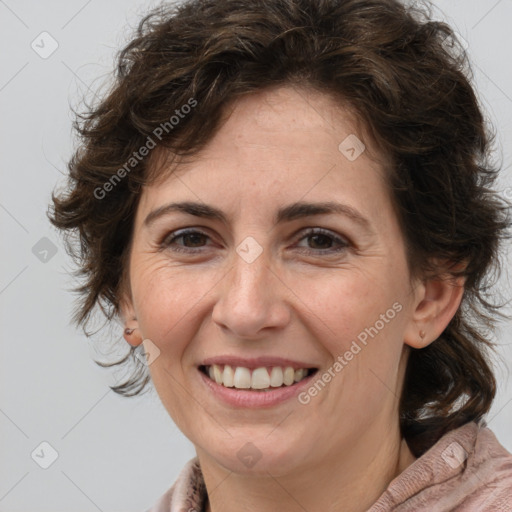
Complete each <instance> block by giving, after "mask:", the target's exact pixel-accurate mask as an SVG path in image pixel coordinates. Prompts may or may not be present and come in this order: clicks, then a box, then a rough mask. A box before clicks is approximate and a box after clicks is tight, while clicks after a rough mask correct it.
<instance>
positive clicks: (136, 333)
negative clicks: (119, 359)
mask: <svg viewBox="0 0 512 512" xmlns="http://www.w3.org/2000/svg"><path fill="white" fill-rule="evenodd" d="M119 311H120V317H121V320H122V322H123V337H124V339H125V340H126V342H127V343H128V344H129V345H132V346H133V347H137V346H139V345H140V344H141V343H142V334H141V332H140V329H139V323H138V322H137V315H136V314H135V309H134V307H133V303H132V300H131V297H128V296H127V295H126V294H124V295H123V296H122V297H121V300H120V302H119Z"/></svg>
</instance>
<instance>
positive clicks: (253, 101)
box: [51, 0, 512, 512]
mask: <svg viewBox="0 0 512 512" xmlns="http://www.w3.org/2000/svg"><path fill="white" fill-rule="evenodd" d="M454 37H455V36H454V34H453V33H452V31H451V30H450V28H449V27H447V26H446V25H445V24H442V23H439V22H434V21H431V20H429V18H428V12H423V11H420V10H414V9H413V8H406V7H404V6H403V5H402V4H401V3H400V2H398V1H397V0H258V1H252V2H239V1H237V0H205V1H188V2H186V3H184V4H182V5H180V6H177V7H175V6H168V7H162V8H161V9H159V10H155V11H153V12H152V13H150V14H149V15H148V16H147V17H146V18H145V19H144V20H143V21H142V22H141V23H140V26H139V31H138V34H137V36H136V37H135V38H134V39H133V40H132V41H131V42H130V44H129V45H128V46H127V47H126V48H124V50H123V51H122V52H121V54H120V56H119V62H118V67H117V76H116V81H115V84H114V85H113V87H112V89H111V91H110V92H109V94H108V95H107V96H106V97H105V98H104V99H103V100H102V102H101V103H100V104H99V105H97V106H96V107H93V108H91V110H90V112H89V113H88V114H87V115H86V116H84V118H83V119H82V121H83V122H82V123H77V129H78V130H79V132H80V134H81V136H82V145H81V147H80V148H79V149H78V150H77V152H76V153H75V154H74V156H73V158H72V160H71V162H70V165H69V169H70V190H69V192H68V194H66V195H61V196H55V195H54V197H53V201H54V211H53V213H52V214H51V219H52V222H53V223H54V224H55V225H56V226H57V227H59V228H61V229H63V230H70V231H69V232H70V233H74V232H78V233H79V236H80V249H79V251H78V253H76V256H77V257H78V259H79V262H80V264H81V275H82V277H84V278H85V281H84V282H83V285H82V286H81V288H80V290H81V293H82V302H81V304H80V308H79V309H78V310H77V313H76V316H75V320H76V321H77V322H78V323H79V324H83V325H86V324H87V322H88V320H89V318H90V315H91V313H92V312H93V310H94V308H95V306H100V307H101V309H102V311H103V312H104V313H105V315H106V316H107V318H108V319H114V318H120V319H121V320H122V321H123V323H124V328H125V330H124V337H125V339H126V341H127V343H128V344H129V345H130V356H131V359H130V361H131V362H133V363H135V364H136V373H135V374H134V376H133V378H131V379H130V380H128V381H127V382H125V383H123V384H121V385H119V386H117V387H115V388H113V389H114V390H115V391H117V392H118V393H120V394H124V395H127V396H129V395H133V394H137V393H139V392H141V391H142V390H143V389H144V388H145V387H146V385H147V384H148V382H149V380H150V379H151V381H152V382H153V383H154V385H155V388H156V390H157V392H158V394H159V396H160V398H161V400H162V403H163V405H164V406H165V407H166V409H167V411H168V412H169V414H170V416H171V417H172V419H173V420H174V421H175V423H176V424H177V426H178V427H179V428H180V429H181V431H182V432H183V433H184V434H185V435H186V436H187V437H188V438H189V439H190V440H191V441H192V443H193V444H194V445H195V448H196V452H197V457H196V458H194V459H193V460H191V461H190V462H189V463H188V464H187V465H186V466H185V468H183V471H182V472H181V474H180V476H179V478H178V480H177V481H176V482H175V483H174V485H173V486H172V487H171V488H170V489H169V491H167V492H166V493H165V495H164V496H162V497H161V498H160V500H159V501H158V503H156V504H155V506H154V507H153V508H152V509H151V511H153V512H163V511H173V512H174V511H178V510H179V511H183V510H187V511H190V512H191V511H193V510H194V511H208V512H219V511H223V512H231V511H234V510H248V511H273V510H279V511H285V512H288V511H289V512H291V511H296V510H297V511H298V510H302V511H303V510H307V511H316V510H324V511H338V510H343V511H345V512H346V511H366V510H369V511H371V512H377V511H387V510H399V511H413V510H414V511H418V510H428V511H448V510H458V511H476V510H478V511H481V510H484V511H491V510H492V511H495V510H512V455H511V454H510V453H508V452H507V451H506V450H505V448H504V447H503V446H502V445H501V444H500V443H499V442H498V441H497V439H496V437H495V436H494V434H493V433H492V431H491V430H490V429H489V428H488V427H487V426H486V423H485V421H484V419H483V418H484V416H485V414H486V413H487V412H488V411H489V408H490V406H491V403H492V400H493V398H494V395H495V392H496V383H495V378H494V375H493V370H492V367H491V365H490V362H489V358H488V353H487V350H488V349H489V348H491V347H492V343H491V342H490V341H489V334H488V327H489V326H490V325H491V324H492V320H493V318H494V317H495V316H496V314H497V313H498V312H497V306H495V305H494V304H493V303H492V302H491V300H490V296H489V294H488V293H487V292H486V290H487V288H486V286H487V284H488V278H489V275H490V274H491V272H492V271H494V270H496V268H497V265H498V255H499V250H500V242H501V240H502V239H503V238H504V237H505V235H506V234H507V230H508V228H509V225H510V223H509V218H508V215H507V204H506V203H505V202H504V201H503V200H502V199H501V198H500V197H499V196H498V195H497V194H495V193H493V192H492V191H491V189H490V187H491V186H492V185H493V183H494V180H495V178H496V173H497V171H496V169H494V168H493V167H492V166H491V165H490V163H489V162H488V156H489V145H488V144H489V142H488V134H487V131H486V128H485V126H484V122H483V116H482V113H481V110H480V108H479V105H478V102H477V100H476V97H475V94H474V91H473V89H472V87H471V85H470V83H469V81H468V78H467V77H466V71H467V69H466V64H467V62H466V59H465V54H464V52H463V51H462V50H461V49H460V47H459V46H458V45H457V44H456V40H455V39H454ZM69 243H70V245H69V249H70V251H71V250H72V249H73V246H72V241H71V240H70V241H69ZM75 250H76V248H75ZM141 345H143V347H144V350H145V358H140V359H139V358H138V356H139V350H140V349H141ZM127 360H128V358H125V359H123V360H122V361H120V362H119V363H124V362H126V361H127ZM148 372H149V373H148Z"/></svg>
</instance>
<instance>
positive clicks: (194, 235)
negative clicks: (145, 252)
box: [161, 229, 210, 253]
mask: <svg viewBox="0 0 512 512" xmlns="http://www.w3.org/2000/svg"><path fill="white" fill-rule="evenodd" d="M171 235H174V236H167V237H166V238H164V240H163V241H162V243H161V246H162V248H166V249H171V250H172V251H177V252H192V253H193V252H198V251H196V250H194V249H199V248H201V247H203V245H204V244H203V242H205V240H206V239H209V238H210V237H209V236H208V235H206V234H204V233H202V232H201V231H197V230H195V229H189V230H186V231H181V232H180V231H177V232H173V233H171ZM180 239H181V240H182V242H183V246H182V245H177V244H176V241H177V240H180Z"/></svg>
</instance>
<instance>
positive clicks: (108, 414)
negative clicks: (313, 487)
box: [0, 0, 512, 512]
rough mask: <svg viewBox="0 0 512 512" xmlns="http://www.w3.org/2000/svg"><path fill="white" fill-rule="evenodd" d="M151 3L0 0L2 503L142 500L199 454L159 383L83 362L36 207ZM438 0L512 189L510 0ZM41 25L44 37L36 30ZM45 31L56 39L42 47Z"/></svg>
mask: <svg viewBox="0 0 512 512" xmlns="http://www.w3.org/2000/svg"><path fill="white" fill-rule="evenodd" d="M154 5H156V2H148V1H145V0H110V1H108V2H105V1H103V2H101V1H99V0H89V1H84V0H68V1H67V2H64V1H57V0H54V1H41V2H36V1H28V0H6V1H2V0H0V37H1V43H2V44H1V48H2V52H1V54H0V119H1V128H0V129H1V134H0V144H1V151H0V169H1V172H2V182H1V183H2V187H1V188H0V229H1V240H2V243H1V245H0V251H1V261H2V266H1V274H0V315H1V331H2V337H1V342H2V348H1V353H2V357H1V363H0V364H1V373H0V376H1V382H0V429H1V430H0V432H1V434H2V435H1V437H0V443H1V447H0V449H1V454H2V456H1V457H0V511H2V512H7V511H8V512H16V511H28V510H30V511H34V512H49V511H52V512H64V511H66V512H75V511H84V512H85V511H87V512H88V511H91V512H94V511H97V510H100V511H105V512H107V511H108V512H111V511H112V512H114V511H121V510H123V511H133V512H135V511H141V510H145V509H146V508H147V507H149V506H150V505H152V504H153V503H154V502H155V501H156V499H157V498H158V497H159V496H160V495H161V494H162V493H163V492H164V491H165V490H166V489H167V488H168V487H169V486H170V485H171V484H172V483H173V481H174V479H175V478H176V476H177V474H178V472H179V471H180V469H181V467H182V466H183V464H184V463H185V462H186V461H187V460H189V459H190V458H192V457H193V456H194V455H195V453H194V449H193V446H192V444H191V443H190V442H189V441H188V440H187V439H186V438H185V437H184V436H183V435H182V434H181V433H180V432H179V431H178V429H177V428H176V427H175V425H174V424H173V422H172V421H171V419H170V418H169V417H168V415H167V413H166V411H165V410H164V408H163V406H162V405H161V404H160V402H159V399H158V397H157V396H156V392H154V391H152V392H151V393H150V394H146V395H144V396H143V397H137V398H131V399H123V398H121V397H119V396H117V395H116V394H115V393H114V392H112V391H110V389H109V388H108V384H113V383H114V382H116V379H117V378H118V377H119V376H118V375H116V373H115V372H113V371H112V370H108V369H101V368H99V367H98V366H97V365H95V363H94V362H93V357H96V358H98V357H100V359H102V360H103V361H105V360H107V359H109V353H108V350H107V349H108V347H104V348H101V347H98V346H97V343H93V342H92V341H90V340H88V339H87V338H86V337H85V336H84V335H83V334H82V332H81V331H79V330H76V329H75V328H74V327H73V326H72V325H71V324H70V317H71V312H72V306H73V303H72V300H73V297H74V296H73V295H72V293H71V292H70V291H69V290H70V288H71V286H72V284H73V282H72V280H71V278H70V275H69V271H70V269H71V268H72V267H71V261H70V259H69V257H68V256H67V255H66V254H65V252H64V249H63V246H62V242H61V240H60V237H59V235H58V234H57V233H56V231H55V230H54V229H53V228H52V227H51V226H50V224H49V222H48V221H47V219H46V215H45V212H46V208H47V205H48V202H49V197H50V193H51V191H52V189H53V187H54V186H55V185H56V184H63V183H64V177H63V175H62V172H64V171H65V169H66V167H65V164H66V160H67V159H68V158H69V156H70V155H71V152H72V148H73V138H72V135H71V131H70V129H71V119H72V116H71V112H70V108H69V107H70V105H72V106H74V107H79V103H78V101H79V100H80V98H82V96H83V95H84V94H85V93H87V94H88V95H91V94H94V92H91V91H97V90H98V87H99V86H101V85H102V84H103V83H104V82H105V81H106V80H107V78H108V73H109V72H110V70H111V69H112V65H113V56H114V53H115V51H116V50H117V49H118V48H119V47H120V46H121V45H123V44H124V43H125V42H126V40H127V38H128V37H129V35H130V31H131V28H132V27H133V26H134V25H135V23H136V22H137V21H138V19H139V18H140V17H141V15H142V14H143V13H144V12H145V11H146V10H147V9H148V8H150V7H151V6H154ZM436 5H437V6H438V7H439V9H440V10H441V11H442V12H439V13H438V17H439V18H441V17H442V16H445V19H447V20H448V21H449V22H450V23H451V24H452V25H454V26H455V28H456V30H457V31H458V32H459V33H460V35H461V36H462V37H463V38H464V40H466V41H467V44H468V46H469V50H470V54H471V57H472V63H473V67H474V72H475V80H476V82H477V87H478V89H479V91H480V96H481V99H482V101H483V103H484V105H485V108H486V109H487V112H488V115H489V118H490V120H491V122H493V123H494V125H495V126H496V128H497V131H498V134H499V135H498V139H497V142H498V148H497V153H496V156H497V158H499V159H502V161H503V167H504V168H505V171H504V173H503V176H502V181H501V183H500V185H499V186H500V190H501V191H502V193H503V194H505V195H507V196H508V197H509V198H510V199H512V169H511V164H512V158H511V157H512V155H511V150H512V144H511V140H512V139H511V135H512V126H511V121H512V71H511V69H512V68H511V66H510V51H511V49H512V31H511V30H510V21H511V20H512V0H500V1H495V0H493V1H490V0H486V1H482V0H450V1H441V0H439V1H438V2H436ZM45 31H46V32H48V33H49V34H50V36H51V38H50V36H44V35H43V36H40V34H41V33H42V32H45ZM41 39H43V42H44V47H43V42H41ZM33 41H35V43H34V46H35V45H39V46H36V48H37V50H38V51H39V54H38V53H36V51H35V50H34V49H33V48H32V47H31V44H32V42H33ZM53 41H56V43H54V42H53ZM52 44H58V48H57V49H56V51H55V52H54V53H52V54H51V55H50V56H47V55H44V56H45V57H46V58H42V57H41V56H40V53H43V52H45V51H46V52H48V51H49V50H51V45H52ZM45 251H47V252H45ZM54 253H55V254H54ZM509 262H510V259H509ZM501 285H502V286H503V287H504V288H505V287H507V288H508V285H507V284H506V283H505V282H504V281H502V283H501ZM511 327H512V323H511V322H503V323H502V331H501V334H500V336H499V338H498V341H499V342H500V343H501V348H500V353H501V354H502V355H503V357H504V358H506V359H507V361H509V362H510V361H511V360H512V350H511V347H510V345H511V344H510V342H511V335H510V332H511ZM119 332H120V329H119V330H118V333H119ZM114 338H115V337H114ZM118 339H119V337H118ZM114 341H115V340H114ZM122 343H124V342H122ZM114 347H115V345H114ZM120 347H121V351H120V352H119V350H118V352H117V353H118V354H120V353H124V346H123V345H121V342H120ZM100 348H101V352H100V351H99V350H100ZM509 365H510V363H509ZM509 369H510V368H509ZM508 373H509V372H507V368H506V367H505V366H504V365H501V366H500V367H499V368H498V378H499V383H500V387H499V392H498V396H497V399H496V401H495V403H494V406H493V409H492V411H491V412H490V414H489V415H488V422H489V426H490V427H491V428H492V429H493V431H494V432H495V433H496V435H497V437H498V439H499V440H500V441H501V442H502V444H503V445H504V446H505V447H506V448H507V449H508V450H509V451H512V429H511V428H510V425H511V424H512V383H511V379H510V378H509V375H508ZM44 441H46V442H48V443H49V444H50V445H51V446H52V447H53V449H54V450H56V452H57V453H58V458H57V459H56V460H55V462H54V463H53V464H52V465H51V466H49V467H48V468H47V469H43V468H41V467H40V466H39V465H38V464H36V462H35V461H34V460H33V458H32V457H31V454H32V453H33V452H34V450H36V452H35V453H36V454H37V453H39V458H38V457H37V456H36V455H34V458H35V459H36V460H38V461H39V463H40V464H42V463H45V462H46V463H49V462H51V460H50V458H49V457H50V455H51V450H50V449H48V448H45V447H44V446H43V447H42V448H41V447H40V444H41V443H42V442H44ZM41 450H42V451H41Z"/></svg>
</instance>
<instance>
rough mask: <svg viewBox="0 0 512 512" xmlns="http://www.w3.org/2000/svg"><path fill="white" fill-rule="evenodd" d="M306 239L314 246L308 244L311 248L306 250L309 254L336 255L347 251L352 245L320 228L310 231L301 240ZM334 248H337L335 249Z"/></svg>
mask: <svg viewBox="0 0 512 512" xmlns="http://www.w3.org/2000/svg"><path fill="white" fill-rule="evenodd" d="M305 239H309V240H312V241H313V243H312V244H308V245H309V248H306V252H308V253H320V254H321V253H322V252H324V253H336V252H341V251H343V250H345V249H346V248H347V247H349V245H350V244H349V243H348V242H347V241H346V240H344V239H343V238H340V237H339V236H337V235H335V234H334V233H331V232H330V231H326V230H323V229H319V228H316V229H312V230H310V231H308V232H307V233H306V234H305V235H304V236H303V237H302V238H301V239H300V240H305ZM334 246H337V248H333V247H334Z"/></svg>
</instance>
